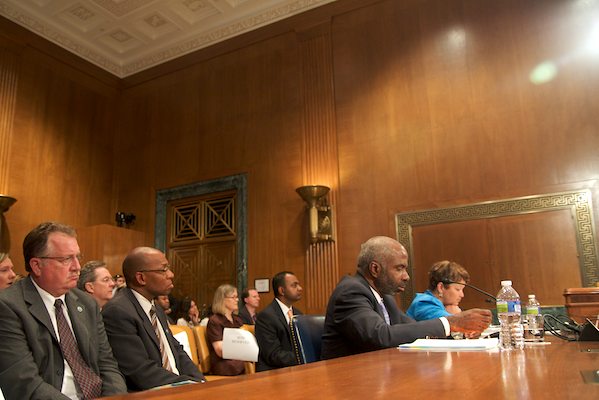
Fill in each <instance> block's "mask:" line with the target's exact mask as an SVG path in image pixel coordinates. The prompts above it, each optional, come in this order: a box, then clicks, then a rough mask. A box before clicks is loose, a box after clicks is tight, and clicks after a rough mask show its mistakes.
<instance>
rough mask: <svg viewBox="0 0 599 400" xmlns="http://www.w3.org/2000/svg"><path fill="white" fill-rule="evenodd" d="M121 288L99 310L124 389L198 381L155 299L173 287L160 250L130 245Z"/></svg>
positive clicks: (194, 369) (198, 378) (166, 293)
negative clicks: (124, 285) (123, 382)
mask: <svg viewBox="0 0 599 400" xmlns="http://www.w3.org/2000/svg"><path fill="white" fill-rule="evenodd" d="M123 275H124V276H125V281H126V282H127V287H126V288H123V289H122V290H120V291H119V292H118V293H117V295H116V296H115V297H114V298H113V299H112V300H110V301H109V302H108V303H107V304H106V306H104V308H103V310H102V315H103V317H104V324H105V325H106V332H107V333H108V339H109V341H110V344H111V345H112V348H113V350H114V354H115V357H116V359H117V361H118V364H119V368H120V369H121V372H122V373H123V375H125V380H126V382H127V387H128V389H129V390H130V391H139V390H146V389H150V388H153V387H156V386H162V385H168V384H172V383H176V382H184V381H196V382H203V381H204V376H203V375H202V373H201V372H200V371H199V369H198V367H197V366H196V365H195V364H194V363H193V362H192V361H191V359H190V358H189V356H188V355H187V353H186V352H185V351H184V350H183V347H182V346H181V345H180V344H179V342H178V341H177V340H176V339H175V338H174V337H173V335H172V334H171V332H170V330H169V328H168V323H167V320H166V315H165V314H164V311H163V309H162V307H160V306H158V305H157V304H156V303H155V298H156V297H158V296H162V295H168V294H169V293H170V291H171V290H172V289H173V278H174V276H175V275H174V274H173V272H172V271H171V269H170V267H169V264H168V260H167V259H166V256H165V255H164V253H162V252H161V251H160V250H157V249H154V248H151V247H138V248H135V249H133V250H132V251H131V252H130V253H129V254H128V255H127V257H125V260H124V261H123Z"/></svg>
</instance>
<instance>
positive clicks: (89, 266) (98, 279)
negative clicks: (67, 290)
mask: <svg viewBox="0 0 599 400" xmlns="http://www.w3.org/2000/svg"><path fill="white" fill-rule="evenodd" d="M115 285H116V284H115V283H114V281H113V280H112V275H110V271H108V268H106V263H105V262H104V261H88V262H86V263H85V265H84V266H83V267H82V268H81V273H80V274H79V280H78V281H77V287H78V288H79V289H80V290H83V291H84V292H87V293H89V294H90V296H92V297H93V298H94V299H95V300H96V302H97V303H98V306H99V307H100V308H102V307H104V305H105V304H106V303H107V302H108V300H110V299H112V293H113V290H112V289H113V288H114V287H115Z"/></svg>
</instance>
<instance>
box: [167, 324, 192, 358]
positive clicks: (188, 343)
mask: <svg viewBox="0 0 599 400" xmlns="http://www.w3.org/2000/svg"><path fill="white" fill-rule="evenodd" d="M168 327H169V329H170V330H171V333H172V334H173V336H174V337H175V339H177V340H178V341H179V343H180V344H181V346H183V348H184V349H185V352H186V353H187V354H188V355H189V358H191V361H193V363H194V364H195V365H198V366H199V363H198V349H197V345H196V339H195V336H194V334H193V331H192V330H191V328H190V327H188V326H181V325H169V326H168ZM183 333H184V335H183V336H182V334H183Z"/></svg>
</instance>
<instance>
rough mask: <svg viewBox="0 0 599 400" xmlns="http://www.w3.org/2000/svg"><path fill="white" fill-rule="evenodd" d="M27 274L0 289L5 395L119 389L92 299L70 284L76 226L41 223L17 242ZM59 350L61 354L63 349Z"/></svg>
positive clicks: (85, 395) (74, 274) (86, 394)
mask: <svg viewBox="0 0 599 400" xmlns="http://www.w3.org/2000/svg"><path fill="white" fill-rule="evenodd" d="M23 253H24V257H25V268H26V269H27V271H28V272H29V277H27V278H25V279H22V280H20V281H18V282H16V283H14V284H13V285H12V286H11V287H9V288H8V289H5V290H3V291H2V292H1V293H0V321H2V322H1V323H0V386H1V388H2V392H4V396H5V397H6V399H7V400H8V399H69V398H70V399H91V398H95V397H100V396H109V395H114V394H120V393H126V392H127V387H126V386H125V381H124V379H123V376H122V375H121V373H120V372H119V369H118V366H117V363H116V361H115V359H114V358H113V356H112V351H111V349H110V345H109V344H108V339H107V337H106V332H105V331H104V324H103V323H102V318H101V316H100V310H99V308H98V305H97V304H96V302H95V301H94V300H93V299H92V298H91V297H89V296H88V295H87V294H85V293H84V292H82V291H80V290H79V289H77V288H75V286H76V285H77V278H78V277H79V271H80V270H81V265H80V263H79V259H80V257H81V254H80V252H79V245H78V244H77V238H76V234H75V230H74V229H73V228H71V227H69V226H67V225H62V224H58V223H53V222H47V223H43V224H40V225H39V226H37V227H36V228H35V229H33V230H32V231H31V232H29V234H28V235H27V237H25V240H24V242H23ZM63 354H64V356H63Z"/></svg>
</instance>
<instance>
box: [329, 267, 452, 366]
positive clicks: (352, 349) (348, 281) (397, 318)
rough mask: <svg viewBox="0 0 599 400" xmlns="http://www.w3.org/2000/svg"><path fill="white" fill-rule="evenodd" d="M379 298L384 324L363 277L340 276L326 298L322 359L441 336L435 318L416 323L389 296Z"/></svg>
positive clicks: (443, 335) (441, 327)
mask: <svg viewBox="0 0 599 400" xmlns="http://www.w3.org/2000/svg"><path fill="white" fill-rule="evenodd" d="M383 301H384V303H385V307H386V308H387V312H388V313H389V318H390V320H391V325H387V323H386V322H385V319H384V317H383V315H382V312H381V311H380V310H379V306H378V304H377V302H376V298H375V297H374V294H373V293H372V290H371V289H370V286H369V284H368V282H367V281H366V279H364V277H362V276H361V275H359V274H356V275H355V276H346V277H344V278H343V279H342V280H341V281H340V282H339V284H338V285H337V287H336V288H335V290H334V291H333V294H332V295H331V298H330V299H329V304H328V306H327V314H326V317H325V323H324V333H323V335H322V354H321V357H322V359H329V358H335V357H342V356H347V355H350V354H357V353H364V352H367V351H373V350H378V349H383V348H387V347H394V346H398V345H400V344H402V343H410V342H413V341H414V340H416V339H418V338H423V337H425V336H433V337H445V328H444V327H443V323H442V322H441V320H439V319H432V320H428V321H420V322H416V321H414V320H413V319H412V318H410V317H408V316H407V315H406V314H404V313H403V312H402V311H401V310H400V309H399V308H398V307H397V303H396V302H395V298H394V297H393V296H390V295H385V296H383Z"/></svg>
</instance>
